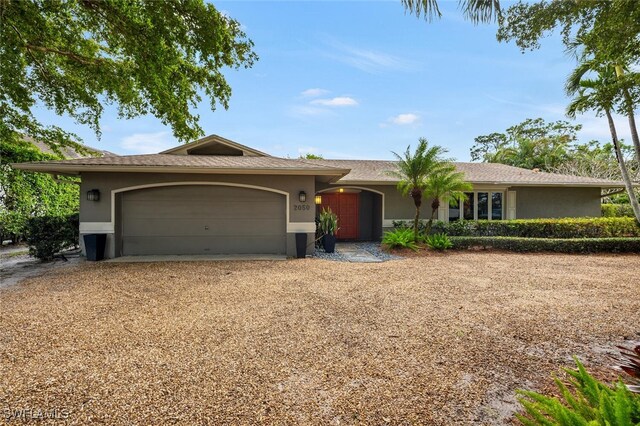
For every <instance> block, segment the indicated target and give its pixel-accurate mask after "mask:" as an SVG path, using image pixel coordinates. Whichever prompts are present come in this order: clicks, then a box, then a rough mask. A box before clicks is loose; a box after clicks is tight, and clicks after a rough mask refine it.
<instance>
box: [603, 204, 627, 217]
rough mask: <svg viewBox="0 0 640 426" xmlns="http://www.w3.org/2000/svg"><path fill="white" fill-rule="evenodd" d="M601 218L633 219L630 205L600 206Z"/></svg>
mask: <svg viewBox="0 0 640 426" xmlns="http://www.w3.org/2000/svg"><path fill="white" fill-rule="evenodd" d="M601 209H602V217H635V215H634V214H633V209H632V208H631V204H602V206H601Z"/></svg>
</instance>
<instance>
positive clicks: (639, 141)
mask: <svg viewBox="0 0 640 426" xmlns="http://www.w3.org/2000/svg"><path fill="white" fill-rule="evenodd" d="M615 69H616V77H618V79H620V78H621V77H622V76H624V69H623V68H622V67H621V66H620V65H616V66H615ZM622 93H623V96H624V108H625V111H626V113H627V117H628V118H629V129H630V130H631V140H632V141H633V147H634V149H635V151H636V160H637V161H638V162H639V163H640V138H638V127H637V126H636V118H635V115H634V109H633V99H632V98H631V93H629V89H628V88H626V87H625V88H623V89H622Z"/></svg>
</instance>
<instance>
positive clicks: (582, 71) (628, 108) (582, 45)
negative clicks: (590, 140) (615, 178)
mask: <svg viewBox="0 0 640 426" xmlns="http://www.w3.org/2000/svg"><path fill="white" fill-rule="evenodd" d="M567 52H568V53H569V54H571V55H573V56H574V57H575V58H576V60H577V61H578V67H577V68H576V69H575V70H574V71H573V73H571V76H570V77H569V80H568V81H567V90H574V91H577V89H578V88H579V85H580V80H581V79H582V78H583V77H584V76H585V75H587V74H589V73H590V72H593V71H594V70H595V69H597V68H599V67H600V66H601V65H602V62H601V61H600V60H599V59H598V58H597V55H596V54H594V53H598V52H599V49H597V48H596V49H594V48H593V46H592V43H590V42H589V41H588V39H587V38H584V37H578V38H576V39H575V40H573V41H572V42H571V43H570V44H569V46H568V48H567ZM609 67H610V68H611V69H612V70H614V71H615V73H614V74H613V75H611V74H612V73H611V71H609V74H610V75H609V82H608V83H609V84H610V85H612V86H613V85H617V86H618V92H619V93H618V94H617V95H616V96H619V95H622V96H621V100H620V102H619V103H620V106H621V108H620V109H621V111H622V112H623V113H624V114H625V115H626V116H627V119H628V120H629V130H630V132H631V141H632V142H633V147H634V149H635V153H636V161H638V162H640V137H639V136H638V127H637V125H636V119H635V105H636V100H637V92H636V97H635V98H634V96H633V95H632V93H631V89H630V87H631V88H632V87H634V85H635V86H637V84H638V83H637V82H638V80H639V79H640V74H639V73H637V72H630V67H629V65H628V64H627V63H625V61H624V59H622V60H621V59H619V58H616V61H615V62H613V63H610V64H609Z"/></svg>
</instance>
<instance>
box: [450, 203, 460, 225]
mask: <svg viewBox="0 0 640 426" xmlns="http://www.w3.org/2000/svg"><path fill="white" fill-rule="evenodd" d="M456 220H460V200H456V201H452V202H451V203H450V204H449V222H455V221H456Z"/></svg>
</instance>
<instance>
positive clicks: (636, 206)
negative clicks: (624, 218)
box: [605, 109, 640, 224]
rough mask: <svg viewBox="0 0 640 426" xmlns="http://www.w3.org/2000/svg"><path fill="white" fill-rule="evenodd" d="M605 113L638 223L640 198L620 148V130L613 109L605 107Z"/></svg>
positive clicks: (639, 218)
mask: <svg viewBox="0 0 640 426" xmlns="http://www.w3.org/2000/svg"><path fill="white" fill-rule="evenodd" d="M605 113H606V115H607V120H608V121H609V130H610V131H611V140H612V142H613V147H614V149H615V151H616V158H617V159H618V165H619V166H620V172H621V174H622V180H623V181H624V186H625V187H626V189H627V193H628V194H629V202H630V203H631V208H632V209H633V214H634V215H635V216H636V221H637V222H638V224H640V205H639V204H638V199H637V198H636V193H635V192H634V190H633V184H632V183H631V179H630V178H629V172H628V171H627V165H626V164H625V162H624V157H623V155H622V150H621V149H620V142H619V141H618V132H617V131H616V125H615V123H614V122H613V117H612V116H611V111H610V110H609V109H605Z"/></svg>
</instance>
